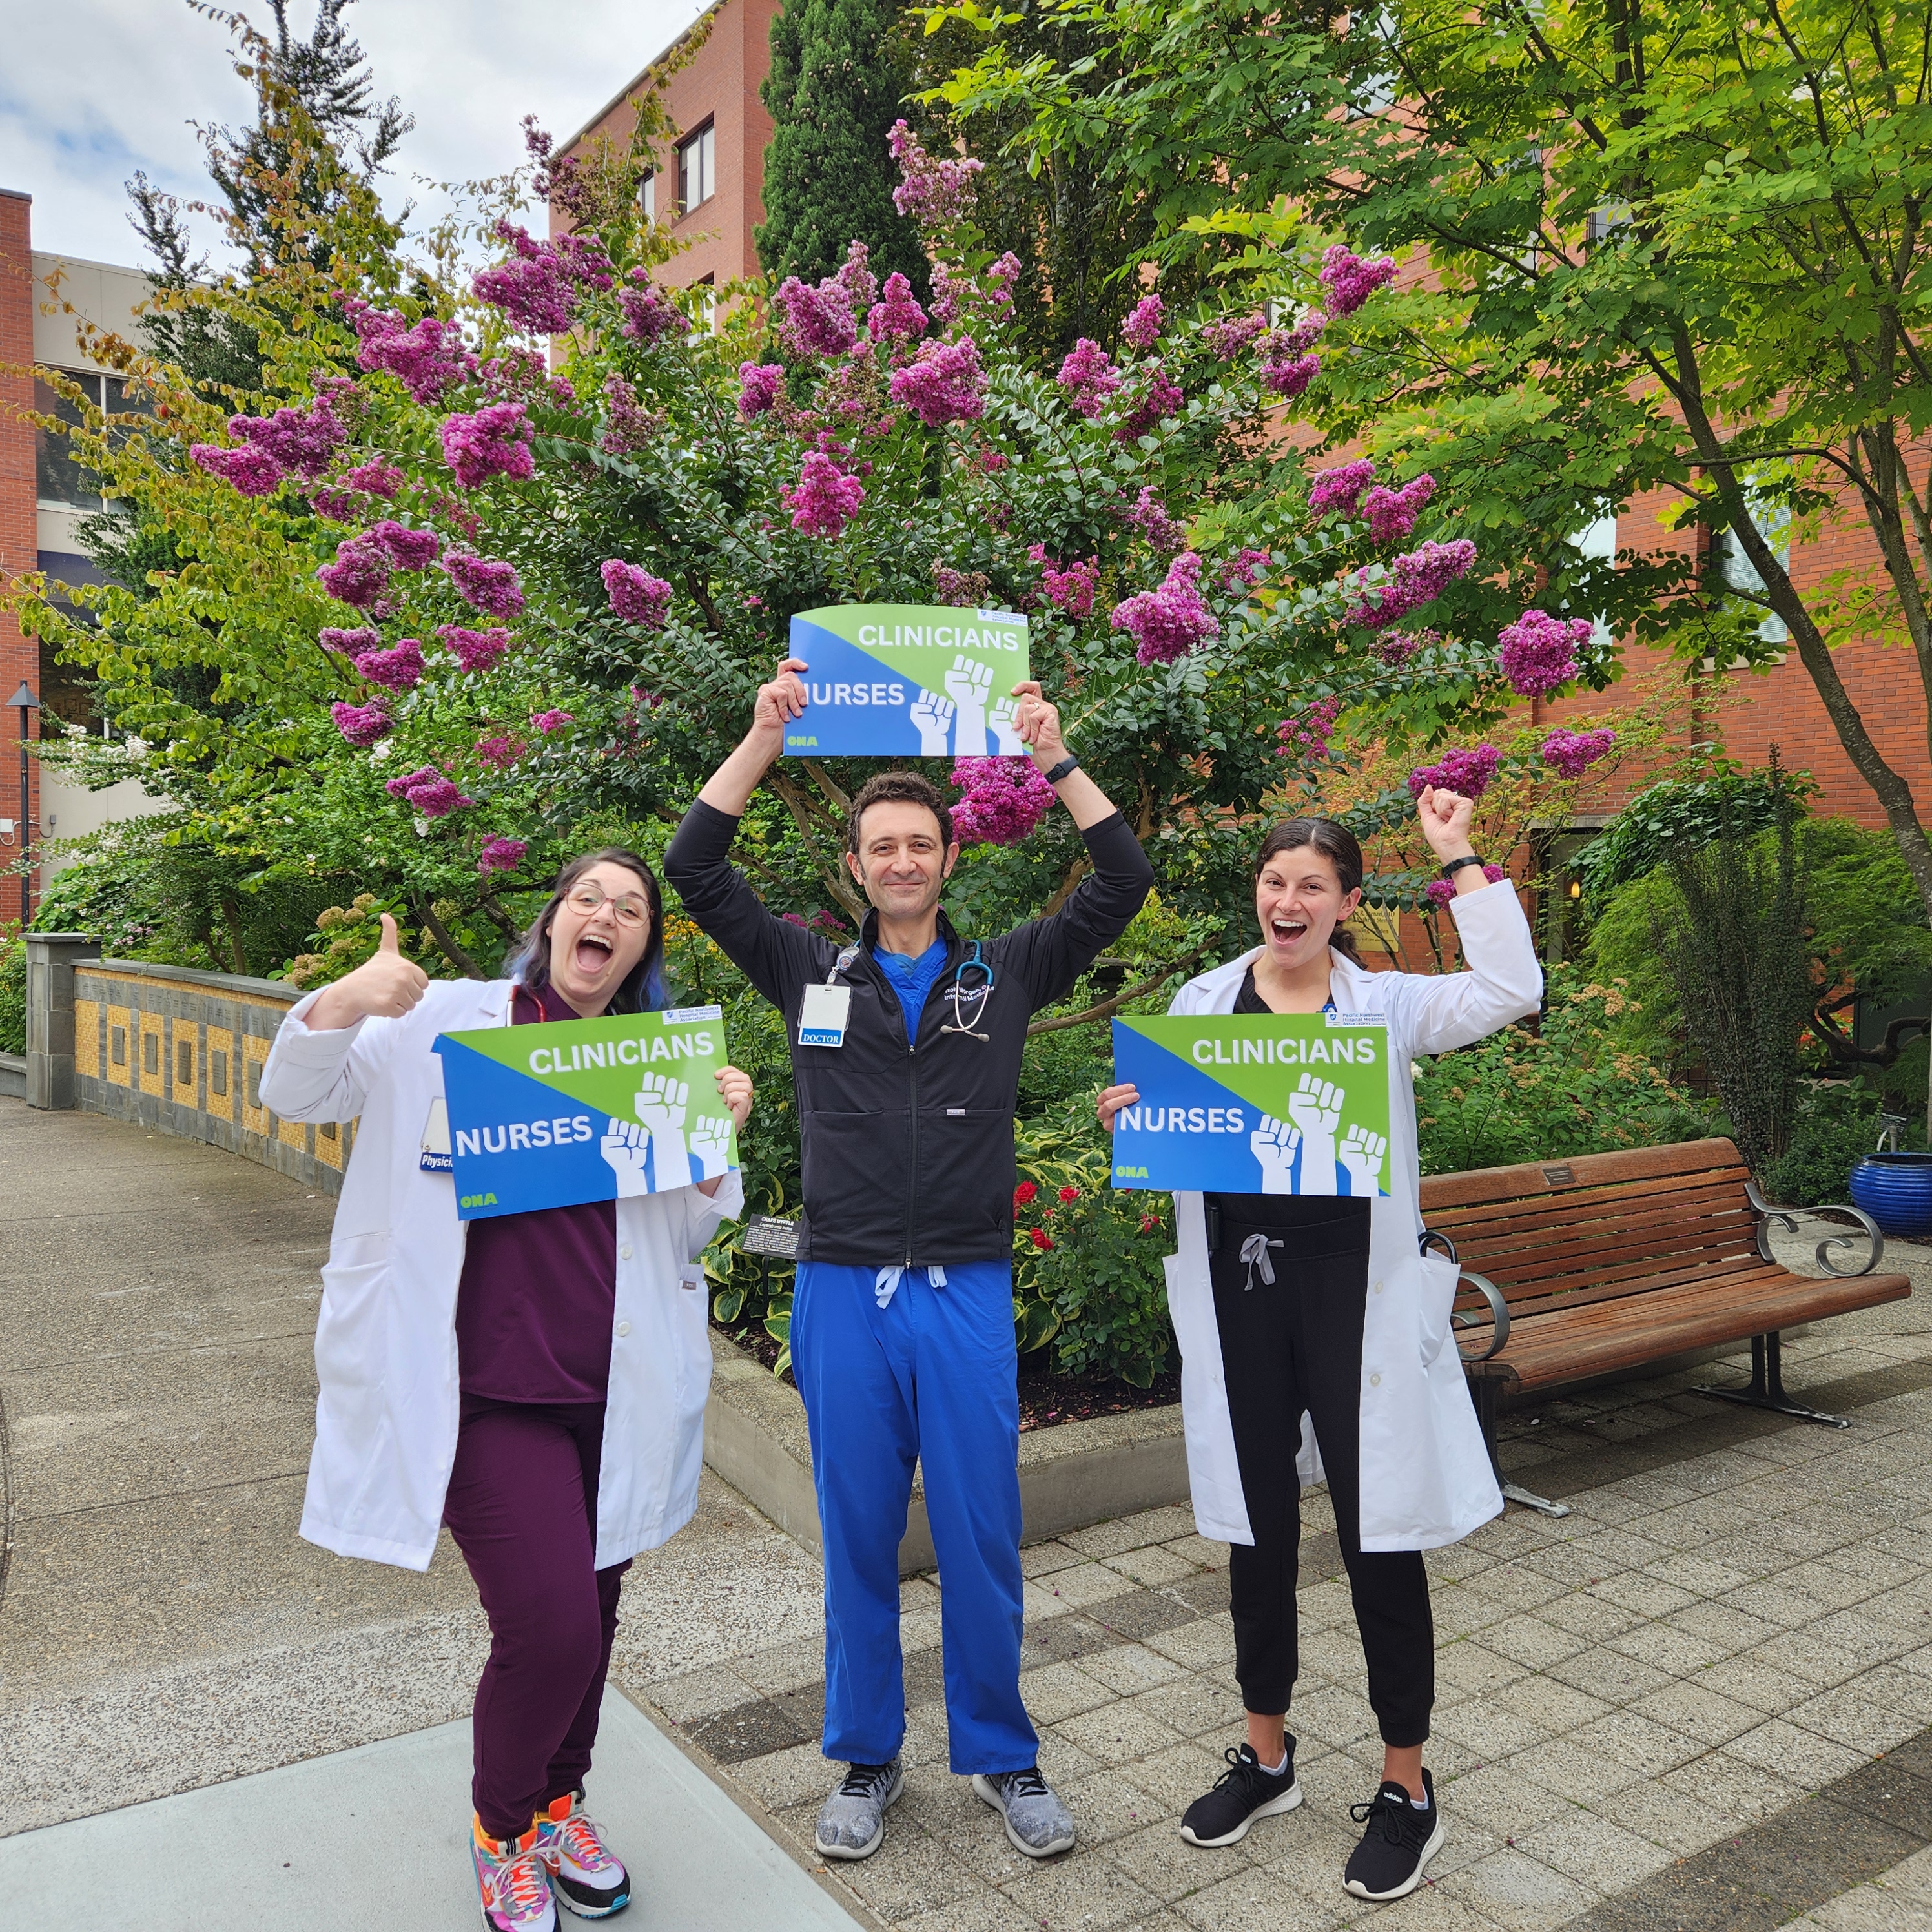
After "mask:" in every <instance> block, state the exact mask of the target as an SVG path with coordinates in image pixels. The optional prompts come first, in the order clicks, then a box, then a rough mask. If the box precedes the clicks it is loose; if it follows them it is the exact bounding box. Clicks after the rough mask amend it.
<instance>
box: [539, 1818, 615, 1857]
mask: <svg viewBox="0 0 1932 1932" xmlns="http://www.w3.org/2000/svg"><path fill="white" fill-rule="evenodd" d="M550 1843H552V1844H553V1846H556V1847H558V1848H559V1849H560V1850H561V1851H562V1852H565V1853H567V1854H568V1856H569V1858H570V1861H571V1864H574V1866H576V1867H577V1870H579V1871H603V1870H605V1869H607V1867H610V1866H612V1865H614V1864H616V1862H617V1861H616V1859H615V1858H613V1857H612V1856H611V1855H610V1853H609V1852H607V1851H606V1850H605V1849H604V1840H603V1836H602V1834H601V1832H599V1831H598V1829H597V1826H596V1823H595V1820H593V1819H592V1817H591V1816H590V1814H589V1812H587V1811H572V1812H571V1814H570V1816H569V1817H568V1818H566V1819H565V1820H564V1821H563V1823H562V1824H561V1825H559V1826H558V1827H557V1828H556V1837H555V1838H553V1839H552V1840H551V1841H550Z"/></svg>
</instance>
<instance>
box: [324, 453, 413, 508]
mask: <svg viewBox="0 0 1932 1932" xmlns="http://www.w3.org/2000/svg"><path fill="white" fill-rule="evenodd" d="M335 480H336V482H337V483H338V484H339V485H340V486H341V487H342V488H343V489H344V490H366V491H367V492H368V494H369V495H371V496H380V497H381V498H382V499H383V501H384V502H389V500H390V499H392V498H393V497H394V496H395V493H396V492H397V491H398V490H400V489H401V487H403V472H401V470H400V469H398V468H397V467H396V466H395V464H394V463H392V462H390V461H389V460H388V459H387V458H385V457H380V456H374V457H371V458H370V459H369V460H368V462H367V463H358V464H357V465H356V467H355V468H354V469H345V470H344V472H342V474H341V475H340V476H338V478H336V479H335Z"/></svg>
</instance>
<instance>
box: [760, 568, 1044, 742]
mask: <svg viewBox="0 0 1932 1932" xmlns="http://www.w3.org/2000/svg"><path fill="white" fill-rule="evenodd" d="M791 654H792V655H793V657H795V658H799V659H800V660H801V661H802V662H803V663H804V664H806V665H807V666H808V669H807V670H805V671H803V672H802V673H800V680H799V681H800V682H802V684H803V685H805V693H806V697H807V703H806V706H805V715H803V716H802V717H801V718H793V720H792V721H791V722H790V724H787V726H786V727H785V742H784V748H785V755H786V756H787V757H793V758H822V757H856V758H945V757H954V758H985V757H1021V756H1022V755H1023V754H1025V750H1026V747H1025V745H1023V744H1022V743H1021V742H1020V739H1019V733H1018V732H1016V730H1014V728H1013V723H1014V715H1015V712H1016V709H1017V706H1018V703H1019V700H1017V699H1016V698H1015V697H1013V686H1014V685H1016V684H1018V683H1020V682H1022V681H1023V680H1024V679H1027V678H1029V677H1031V676H1032V675H1033V672H1032V670H1031V663H1030V660H1029V657H1028V634H1027V620H1026V619H1025V618H1024V617H1023V616H1021V615H1020V614H1019V613H1018V612H1017V611H1014V610H952V609H950V608H947V607H945V606H943V605H937V604H836V605H831V606H828V607H826V608H824V609H823V610H801V611H800V612H799V614H798V615H797V616H795V617H794V618H793V619H792V620H791Z"/></svg>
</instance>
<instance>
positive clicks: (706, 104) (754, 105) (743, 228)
mask: <svg viewBox="0 0 1932 1932" xmlns="http://www.w3.org/2000/svg"><path fill="white" fill-rule="evenodd" d="M777 17H778V0H721V4H719V5H716V6H715V7H712V8H711V9H710V10H709V11H708V12H707V13H705V14H703V16H702V17H700V19H699V20H697V22H696V23H694V25H693V26H691V27H689V28H687V29H686V30H685V32H684V33H682V34H680V35H679V37H678V38H677V39H676V40H673V42H672V43H671V44H670V46H668V47H667V48H666V49H664V52H663V53H661V54H660V55H658V57H657V58H656V59H655V61H653V62H651V64H650V65H649V66H648V67H646V68H645V69H644V71H643V73H641V74H638V75H637V76H636V77H635V78H634V79H633V80H631V81H629V82H628V83H626V84H625V86H624V87H623V88H622V90H621V91H620V92H619V93H618V94H617V95H616V96H615V97H614V98H613V99H612V100H611V101H609V102H608V103H607V104H606V105H605V106H604V107H601V108H600V109H598V111H597V113H595V114H594V115H592V116H591V118H590V119H589V121H586V123H585V124H584V125H583V127H580V128H579V129H578V130H577V132H576V133H574V134H573V135H571V137H570V139H568V141H565V142H563V143H562V144H561V145H562V152H563V153H565V154H570V153H571V152H573V151H576V150H577V149H579V148H583V147H585V146H586V145H589V144H590V143H592V142H595V141H597V140H598V139H608V140H610V141H613V142H619V143H628V142H629V140H630V138H631V130H632V128H633V127H635V125H636V124H637V115H636V113H635V112H634V110H633V108H632V107H631V102H632V101H633V100H634V98H635V97H636V95H637V93H638V92H639V91H640V89H643V88H644V87H646V86H648V85H649V83H650V80H651V79H652V74H653V73H654V71H655V70H656V69H657V68H658V67H659V66H660V65H661V64H662V63H663V62H665V61H667V59H669V58H670V57H671V56H672V55H675V54H676V53H678V52H680V51H681V50H682V49H684V48H685V47H686V46H688V44H689V43H691V40H693V38H694V37H697V36H699V35H703V36H704V39H703V45H702V46H700V47H699V48H698V49H697V52H696V53H695V54H694V55H693V56H692V58H691V62H690V64H689V65H688V66H686V67H685V68H682V69H681V70H680V71H679V72H677V73H676V74H673V75H672V76H671V77H670V81H669V83H667V85H666V86H665V89H664V95H663V101H664V109H665V111H666V112H667V113H668V114H669V115H670V118H671V120H672V122H673V125H674V126H675V127H676V139H675V140H674V142H673V144H672V145H671V148H670V151H668V152H667V153H665V154H660V155H658V156H657V157H656V159H657V162H658V166H657V169H656V172H655V173H654V174H653V175H652V178H650V180H649V181H646V183H645V184H644V196H645V202H644V206H645V212H646V214H649V215H650V216H651V217H652V219H653V220H655V221H657V222H658V223H661V224H663V225H664V226H667V227H668V228H669V229H670V230H671V232H672V233H673V234H674V235H675V236H676V237H677V239H679V241H681V242H688V243H689V244H690V246H689V247H688V248H687V249H686V250H685V251H684V252H683V253H682V254H678V255H675V256H673V257H672V258H671V260H670V261H669V262H668V263H666V264H665V266H664V269H663V270H662V271H661V278H662V280H663V281H664V282H665V283H667V284H668V285H669V286H670V287H673V288H690V287H697V286H698V285H700V284H709V285H710V286H712V287H723V286H724V284H726V283H727V282H730V281H738V280H739V279H741V278H744V277H745V276H748V275H756V274H757V272H758V251H757V247H756V245H754V242H753V241H752V239H751V235H752V230H753V229H755V228H756V227H757V225H758V223H760V222H761V221H763V220H764V218H765V205H764V200H763V187H764V178H765V147H766V143H767V142H769V140H770V139H771V138H772V117H771V116H770V115H769V114H767V113H766V112H765V107H764V103H763V101H760V99H759V98H758V89H759V87H760V86H761V85H762V83H763V80H764V78H765V76H766V74H767V73H769V71H770V68H771V64H772V53H771V34H772V21H773V20H775V19H777ZM707 29H708V30H709V31H708V32H707V31H706V30H707ZM556 226H558V224H557V223H556V221H555V219H554V217H553V220H552V229H553V232H554V229H555V228H556Z"/></svg>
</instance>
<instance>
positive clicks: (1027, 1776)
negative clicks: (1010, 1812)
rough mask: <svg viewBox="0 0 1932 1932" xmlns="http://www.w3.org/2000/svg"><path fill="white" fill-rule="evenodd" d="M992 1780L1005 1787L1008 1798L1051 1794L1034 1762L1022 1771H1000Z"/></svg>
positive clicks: (1037, 1796) (1038, 1796) (1036, 1796)
mask: <svg viewBox="0 0 1932 1932" xmlns="http://www.w3.org/2000/svg"><path fill="white" fill-rule="evenodd" d="M995 1782H996V1783H997V1784H1001V1785H1004V1787H1006V1795H1007V1797H1009V1798H1046V1797H1049V1796H1051V1795H1052V1794H1051V1793H1050V1792H1049V1790H1048V1788H1047V1782H1046V1779H1045V1778H1043V1777H1041V1776H1040V1766H1038V1765H1037V1764H1034V1765H1029V1766H1028V1767H1027V1769H1025V1771H1009V1772H1002V1773H1001V1775H1000V1776H999V1777H998V1778H997V1779H996V1780H995Z"/></svg>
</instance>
